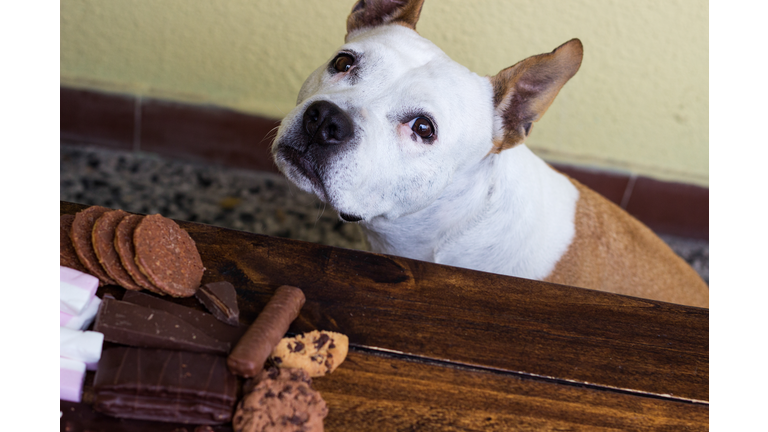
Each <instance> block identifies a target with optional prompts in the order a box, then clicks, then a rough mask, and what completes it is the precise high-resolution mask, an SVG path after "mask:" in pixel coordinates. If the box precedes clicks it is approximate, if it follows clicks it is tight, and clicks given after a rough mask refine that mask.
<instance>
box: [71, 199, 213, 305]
mask: <svg viewBox="0 0 768 432" xmlns="http://www.w3.org/2000/svg"><path fill="white" fill-rule="evenodd" d="M60 227H61V242H60V263H61V265H62V266H64V267H70V268H73V269H76V270H79V271H82V272H84V273H89V274H91V275H93V276H96V277H97V278H98V279H99V281H100V284H101V285H119V286H122V287H123V288H125V289H128V290H134V291H138V290H141V289H146V290H148V291H151V292H154V293H156V294H161V295H164V294H168V295H170V296H173V297H190V296H192V295H194V294H195V292H196V291H197V289H198V287H199V286H200V281H201V280H202V278H203V271H204V270H205V268H204V267H203V261H202V259H201V258H200V253H199V252H198V250H197V246H196V245H195V242H194V240H192V238H191V237H190V236H189V234H188V233H187V232H186V231H184V230H183V229H182V228H181V227H179V225H178V224H176V222H174V221H173V220H171V219H168V218H166V217H163V216H161V215H159V214H156V215H149V216H142V215H136V214H130V213H128V212H125V211H123V210H112V209H108V208H106V207H101V206H92V207H88V208H86V209H84V210H82V211H80V212H78V213H77V214H76V215H74V216H73V215H61V224H60Z"/></svg>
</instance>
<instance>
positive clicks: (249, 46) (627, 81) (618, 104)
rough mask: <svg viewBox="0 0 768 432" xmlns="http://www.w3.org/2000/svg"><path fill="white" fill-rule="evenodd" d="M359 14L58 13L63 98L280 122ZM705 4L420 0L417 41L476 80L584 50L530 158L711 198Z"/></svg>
mask: <svg viewBox="0 0 768 432" xmlns="http://www.w3.org/2000/svg"><path fill="white" fill-rule="evenodd" d="M353 3H354V1H353V0H323V1H317V0H281V1H265V0H120V1H95V0H62V1H61V2H60V5H61V51H60V52H61V85H62V87H67V88H75V89H86V90H98V91H106V92H114V93H123V94H129V95H134V96H139V97H146V98H157V99H163V100H168V101H177V102H184V103H192V104H203V105H212V106H217V107H223V108H228V109H232V110H236V111H240V112H243V113H247V114H255V115H259V116H264V117H267V118H274V119H279V118H281V117H282V116H283V115H285V114H286V113H287V112H288V111H289V110H290V109H291V108H292V107H293V106H294V103H295V99H296V95H297V93H298V90H299V88H300V86H301V84H302V82H303V80H304V79H305V78H306V76H307V75H309V73H310V72H312V71H313V70H314V69H315V68H317V67H318V66H319V65H320V64H321V63H323V62H325V61H327V60H328V59H330V58H331V56H332V55H333V54H334V51H335V49H336V48H337V47H338V46H339V45H341V44H342V43H343V38H344V34H345V32H346V29H345V20H346V16H347V14H348V13H349V11H350V10H351V7H352V4H353ZM708 20H709V16H708V2H707V1H704V0H643V1H640V2H632V1H628V0H427V1H426V3H425V6H424V9H423V11H422V15H421V20H420V21H419V24H418V26H417V29H418V31H419V32H420V33H421V34H422V35H423V36H425V37H427V38H429V39H431V40H432V41H433V42H434V43H435V44H436V45H437V46H439V47H441V48H442V49H443V50H444V51H445V52H446V53H447V54H448V55H449V56H451V57H452V58H453V59H454V60H456V61H458V62H459V63H462V64H464V65H465V66H467V67H468V68H469V69H471V70H472V71H474V72H476V73H478V74H480V75H493V74H495V73H496V72H498V71H499V70H501V69H503V68H505V67H507V66H510V65H512V64H514V63H516V62H517V61H519V60H521V59H523V58H525V57H528V56H531V55H535V54H539V53H543V52H549V51H551V50H552V49H554V48H555V47H557V46H558V45H560V44H562V43H563V42H565V41H567V40H569V39H571V38H574V37H578V38H579V39H581V41H582V43H583V44H584V50H585V54H584V61H583V64H582V67H581V69H580V71H579V72H578V74H577V75H576V76H575V77H574V78H573V79H572V80H571V81H570V82H569V83H568V84H567V85H566V86H565V88H564V89H563V91H561V92H560V95H559V96H558V98H557V100H556V101H555V103H554V104H553V105H552V107H551V108H550V109H549V111H548V112H547V114H546V115H545V116H544V118H543V119H542V120H541V121H540V122H539V123H538V124H537V125H536V126H534V130H533V132H532V135H531V137H530V139H529V141H528V144H529V146H530V147H531V148H532V149H533V150H534V151H535V152H536V153H538V154H539V155H540V156H542V157H543V158H544V159H546V160H548V161H551V162H555V163H563V164H572V165H579V166H585V167H593V168H598V169H603V170H608V171H617V172H622V173H631V174H633V175H640V176H647V177H651V178H655V179H659V180H663V181H674V182H681V183H688V184H693V185H698V186H704V187H707V186H708V184H709V129H708V123H709V116H708V112H709V107H708V103H709V90H708V87H709V84H708V81H709V72H708V64H709V56H708V51H709V40H708Z"/></svg>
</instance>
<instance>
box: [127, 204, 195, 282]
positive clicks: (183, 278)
mask: <svg viewBox="0 0 768 432" xmlns="http://www.w3.org/2000/svg"><path fill="white" fill-rule="evenodd" d="M133 246H134V248H135V251H136V256H135V261H136V264H138V266H139V269H140V270H141V272H142V273H144V274H145V275H146V276H147V277H148V278H149V280H150V281H151V282H152V284H153V285H155V286H156V287H158V288H160V289H161V290H163V291H164V292H165V293H166V294H169V295H171V296H173V297H190V296H192V295H194V294H195V291H197V288H199V287H200V281H201V280H202V279H203V271H204V270H205V268H204V267H203V260H202V259H201V258H200V252H198V251H197V246H195V241H194V240H192V237H190V236H189V234H188V233H187V232H186V231H184V230H183V229H181V227H180V226H179V225H177V224H176V222H174V221H173V220H171V219H168V218H166V217H163V216H161V215H159V214H156V215H150V216H144V218H143V219H142V220H141V221H140V222H139V224H138V225H137V226H136V230H135V231H134V232H133Z"/></svg>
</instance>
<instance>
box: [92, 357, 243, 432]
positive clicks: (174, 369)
mask: <svg viewBox="0 0 768 432" xmlns="http://www.w3.org/2000/svg"><path fill="white" fill-rule="evenodd" d="M94 392H95V395H96V396H95V401H94V405H93V407H94V409H95V410H96V411H99V412H102V413H104V414H108V415H111V416H115V417H121V418H131V419H142V420H154V421H163V422H177V423H186V424H221V423H226V422H229V421H230V419H231V418H232V411H233V408H234V405H235V401H236V392H237V379H236V378H235V376H234V375H232V374H231V373H230V372H229V371H228V370H227V367H226V358H225V357H222V356H217V355H212V354H202V353H190V352H184V351H172V350H162V349H147V348H134V347H115V348H109V349H106V350H105V351H104V353H103V354H102V357H101V361H100V362H99V369H98V371H96V377H95V379H94Z"/></svg>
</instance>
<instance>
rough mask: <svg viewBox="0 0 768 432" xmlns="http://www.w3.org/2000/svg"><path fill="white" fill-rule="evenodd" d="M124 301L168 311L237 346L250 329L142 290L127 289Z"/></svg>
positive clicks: (204, 331) (215, 337)
mask: <svg viewBox="0 0 768 432" xmlns="http://www.w3.org/2000/svg"><path fill="white" fill-rule="evenodd" d="M123 301H124V302H128V303H133V304H136V305H139V306H144V307H147V308H150V309H154V310H161V311H164V312H168V313H169V314H171V315H173V316H175V317H178V318H181V319H182V320H184V321H186V322H188V323H190V324H192V325H193V326H195V327H197V328H198V329H200V330H201V331H202V332H203V333H205V334H207V335H208V336H210V337H212V338H214V339H218V340H220V341H223V342H228V343H230V344H231V346H235V344H236V343H237V341H239V340H240V338H241V337H242V336H243V334H244V333H245V331H246V330H248V326H246V325H238V326H237V327H233V326H230V325H227V324H224V323H223V322H221V321H219V320H218V319H216V318H215V317H214V316H213V315H211V314H209V313H205V312H203V311H199V310H196V309H192V308H189V307H186V306H182V305H180V304H176V303H173V302H170V301H168V300H164V299H161V298H159V297H155V296H153V295H149V294H145V293H141V292H136V291H126V292H125V295H123Z"/></svg>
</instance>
